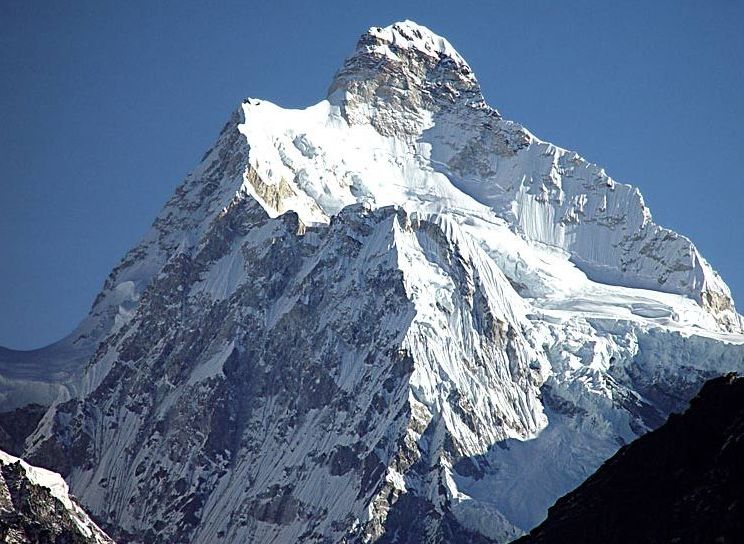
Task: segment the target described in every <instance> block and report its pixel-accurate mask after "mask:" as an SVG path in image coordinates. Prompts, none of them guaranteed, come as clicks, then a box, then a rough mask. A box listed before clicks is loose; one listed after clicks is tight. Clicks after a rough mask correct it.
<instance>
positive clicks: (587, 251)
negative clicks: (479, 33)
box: [0, 22, 744, 543]
mask: <svg viewBox="0 0 744 544" xmlns="http://www.w3.org/2000/svg"><path fill="white" fill-rule="evenodd" d="M595 280H601V281H595ZM740 331H741V318H740V316H739V315H738V314H737V313H736V311H735V310H734V306H733V302H732V301H731V298H730V294H729V293H728V288H727V287H726V286H725V284H724V283H723V282H722V280H720V278H719V277H718V276H717V274H716V273H715V272H714V271H713V270H712V269H711V268H710V266H709V265H708V264H707V263H706V262H705V261H704V259H702V257H700V255H699V253H698V251H697V249H695V247H694V246H693V245H692V244H691V242H690V241H689V240H687V239H686V238H684V237H682V236H680V235H678V234H676V233H673V232H671V231H668V230H666V229H663V228H662V227H659V226H658V225H655V224H654V223H653V221H652V219H651V216H650V213H649V212H648V210H647V209H646V207H645V206H644V205H643V201H642V198H641V197H640V193H639V192H638V191H637V189H635V188H634V187H631V186H628V185H623V184H619V183H616V182H614V180H612V179H611V178H609V177H608V176H607V175H606V174H605V173H604V171H602V170H601V169H600V168H599V167H596V166H595V165H592V164H590V163H588V162H586V161H585V160H584V159H582V158H581V157H579V156H578V155H576V154H574V153H570V152H567V151H565V150H562V149H560V148H557V147H555V146H552V145H551V144H547V143H544V142H541V141H540V140H538V139H537V138H535V137H534V136H533V135H531V134H530V133H529V132H527V131H526V130H525V129H524V128H522V127H521V126H519V125H517V124H515V123H513V122H510V121H507V120H504V119H503V118H502V117H501V116H500V114H499V113H498V112H497V111H496V110H494V109H492V108H490V107H489V106H488V105H487V104H486V103H485V101H484V100H483V96H482V94H481V92H480V88H479V86H478V84H477V81H476V79H475V76H474V75H473V73H472V70H470V68H469V67H468V65H467V63H466V62H465V61H464V60H463V59H462V57H461V56H460V55H459V54H457V52H456V51H455V50H454V49H453V48H452V46H451V45H449V44H448V43H447V42H446V40H444V39H443V38H441V37H438V36H436V35H434V34H433V33H432V32H431V31H429V30H428V29H426V28H424V27H420V26H418V25H416V24H415V23H411V22H404V23H397V24H395V25H392V26H391V27H387V28H384V29H381V28H373V29H370V30H369V31H368V32H367V33H366V34H365V35H364V36H362V38H361V40H360V42H359V45H358V47H357V50H356V52H355V53H354V55H352V56H351V57H350V59H348V60H347V62H346V63H345V64H344V67H343V68H342V70H340V71H339V73H338V74H337V76H336V77H335V78H334V81H333V82H332V84H331V88H330V90H329V96H328V99H327V100H324V101H322V102H321V103H319V104H317V105H315V106H312V107H310V108H308V109H306V110H284V109H282V108H279V107H277V106H275V105H273V104H270V103H268V102H265V101H258V100H254V99H249V100H247V101H245V102H244V103H243V104H242V105H241V107H240V108H239V109H238V110H237V111H236V112H235V113H234V114H233V116H232V117H231V118H230V120H229V122H228V123H227V124H226V126H225V127H224V129H223V131H222V132H221V134H220V136H219V138H218V141H217V143H216V144H215V146H214V147H213V148H212V149H210V150H209V151H208V152H207V153H206V154H205V156H204V158H203V160H202V162H201V164H200V165H199V166H198V167H197V168H196V169H195V171H194V172H193V173H192V174H191V175H189V176H188V177H187V179H186V180H185V182H184V183H183V185H182V186H181V187H179V188H178V189H177V191H176V193H175V195H174V196H173V197H172V198H171V200H170V201H169V202H168V203H167V204H166V206H165V208H164V209H163V211H162V212H161V214H160V215H159V216H158V218H157V219H156V221H155V223H154V224H153V228H152V229H151V231H150V232H149V233H148V234H147V235H146V236H145V238H144V240H143V241H142V242H141V243H140V244H139V245H138V246H137V247H135V248H134V249H133V250H131V251H130V252H129V253H128V254H127V255H126V256H125V258H124V259H123V261H122V262H121V263H120V265H119V266H117V267H116V269H114V271H112V273H111V275H110V276H109V278H108V279H107V281H106V284H105V286H104V289H103V291H102V292H101V294H100V295H99V296H98V297H97V299H96V301H95V302H94V304H93V308H92V310H91V313H90V315H89V316H88V317H87V318H86V319H85V320H84V321H83V323H81V325H80V326H79V327H78V328H77V329H76V331H74V332H73V333H72V334H71V335H70V336H69V337H67V338H66V339H64V340H62V341H61V342H60V343H58V344H55V345H54V346H52V349H50V350H49V351H44V350H40V351H39V352H38V353H34V354H31V355H28V354H27V355H16V354H14V353H11V352H3V353H0V374H2V375H3V377H4V378H5V380H6V381H5V382H1V383H0V385H1V386H3V387H5V389H4V390H3V389H0V393H2V392H3V391H7V396H6V397H5V398H6V399H8V403H9V404H12V403H13V402H15V403H17V402H20V400H19V399H23V400H24V401H26V402H27V401H29V400H34V398H35V395H36V396H37V397H40V396H44V398H48V396H49V394H50V393H49V391H50V389H49V388H52V389H51V391H57V392H58V396H57V399H56V401H55V403H54V405H53V406H51V408H50V409H49V410H48V411H47V413H46V414H45V415H44V417H43V418H42V420H41V422H40V423H39V425H38V427H37V428H36V430H35V432H34V433H33V434H32V435H31V436H30V437H28V439H26V440H25V445H24V448H25V455H27V456H28V458H29V459H30V460H32V461H33V462H35V463H37V464H40V465H42V466H48V467H53V468H54V469H55V470H58V471H60V472H61V473H62V474H64V475H65V478H66V479H67V481H68V482H69V483H70V486H71V488H72V490H73V491H74V492H75V494H76V495H77V496H79V497H80V499H81V501H82V503H83V504H84V505H85V506H86V508H87V509H88V510H89V511H90V512H91V513H92V514H93V515H94V516H96V519H97V520H100V521H101V522H102V523H103V524H104V525H105V526H106V527H107V528H109V529H110V533H111V534H112V535H114V536H115V537H116V538H117V540H118V541H121V542H127V541H132V542H135V541H143V540H144V541H148V542H173V541H178V542H204V541H214V542H220V541H224V542H244V541H251V542H290V541H303V542H357V541H361V542H372V541H375V542H431V543H438V542H507V541H509V540H512V539H514V538H516V537H518V536H519V535H521V534H522V533H523V532H524V531H525V530H529V529H530V528H532V527H534V526H535V525H537V524H538V523H539V522H540V521H542V519H543V518H544V516H545V514H546V512H547V509H548V507H549V506H550V505H551V504H552V503H553V502H554V501H555V500H556V499H557V498H558V497H560V496H562V495H563V494H565V493H566V492H568V491H569V490H571V489H573V488H574V487H575V486H576V485H578V484H579V483H580V482H581V481H583V480H584V479H585V478H586V477H587V476H588V475H589V474H591V473H592V472H593V471H594V469H596V468H597V467H598V466H599V465H600V464H601V463H602V462H603V461H604V460H605V459H607V458H609V457H610V456H611V455H612V454H613V453H614V452H615V451H616V450H617V449H618V448H619V447H620V446H622V445H623V444H626V443H628V442H630V441H632V440H634V439H635V438H636V437H638V436H639V435H642V434H643V433H645V432H647V431H648V430H650V429H653V428H655V427H657V426H659V425H660V424H661V423H662V422H663V421H664V420H665V419H666V417H667V415H668V414H669V413H671V412H672V411H675V410H677V411H678V410H681V409H683V408H684V406H685V405H686V403H687V400H688V399H689V398H691V397H692V396H693V395H694V393H695V391H697V389H698V388H699V386H700V384H701V383H702V382H703V381H704V380H705V379H707V378H709V377H713V376H716V375H719V374H721V373H724V372H728V371H732V370H742V369H744V347H742V344H743V343H744V337H743V336H742V335H741V334H739V332H740ZM44 357H50V358H54V357H57V358H56V359H54V360H55V361H56V362H55V363H54V368H57V369H58V370H59V372H58V373H56V374H55V375H54V376H53V379H47V378H45V377H44V376H42V375H41V373H39V372H38V371H37V372H36V374H35V373H34V369H35V368H38V365H39V361H42V360H43V359H44ZM14 358H15V359H14ZM14 360H16V361H22V362H23V364H21V365H20V366H17V367H13V365H12V363H13V361H14ZM80 361H84V363H81V362H80ZM11 367H12V370H8V371H6V369H7V368H11ZM45 380H46V381H45ZM54 388H56V389H54ZM19 391H20V392H21V393H22V394H21V393H19ZM38 400H41V399H40V398H39V399H38ZM11 401H13V402H11Z"/></svg>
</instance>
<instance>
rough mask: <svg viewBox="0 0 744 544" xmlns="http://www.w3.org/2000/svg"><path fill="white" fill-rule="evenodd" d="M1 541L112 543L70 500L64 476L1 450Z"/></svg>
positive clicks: (14, 543)
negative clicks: (32, 464)
mask: <svg viewBox="0 0 744 544" xmlns="http://www.w3.org/2000/svg"><path fill="white" fill-rule="evenodd" d="M0 540H2V542H5V543H6V544H56V543H65V542H69V543H78V544H108V543H112V542H113V541H112V540H111V539H110V538H109V537H108V536H107V535H106V534H105V533H104V532H103V531H101V529H99V528H98V526H97V525H96V524H95V523H93V521H91V519H90V518H89V517H88V515H87V514H86V513H85V512H84V511H83V509H82V508H80V506H79V505H78V504H77V502H76V501H75V499H73V498H72V497H70V495H69V493H68V488H67V484H66V483H65V481H64V480H63V479H62V476H60V475H59V474H56V473H54V472H50V471H48V470H45V469H43V468H39V467H34V466H31V465H29V464H28V463H25V462H24V461H22V460H20V459H18V458H17V457H13V456H12V455H9V454H7V453H5V452H4V451H1V450H0Z"/></svg>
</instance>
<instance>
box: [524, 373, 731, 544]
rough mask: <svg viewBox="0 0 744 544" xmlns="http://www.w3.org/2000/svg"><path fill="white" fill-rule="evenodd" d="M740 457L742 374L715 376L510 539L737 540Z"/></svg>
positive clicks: (608, 540) (541, 541)
mask: <svg viewBox="0 0 744 544" xmlns="http://www.w3.org/2000/svg"><path fill="white" fill-rule="evenodd" d="M742 459H744V378H737V377H735V376H725V377H721V378H716V379H714V380H711V381H709V382H707V383H706V384H705V386H704V387H703V389H702V391H701V392H700V394H699V395H698V396H697V397H695V398H694V399H693V401H692V403H691V404H690V408H689V409H688V410H687V411H686V412H685V413H684V414H682V415H677V414H673V415H672V416H671V417H670V418H669V421H668V422H667V423H665V424H664V425H663V426H662V427H660V428H659V429H657V430H655V431H653V432H651V433H649V434H647V435H645V436H642V437H641V438H639V439H638V440H636V441H635V442H633V443H632V444H630V445H628V446H625V447H624V448H622V449H621V450H620V451H619V452H618V453H616V454H615V455H614V456H613V457H612V458H611V459H610V460H609V461H607V462H606V463H604V464H603V465H602V467H601V468H600V469H599V470H598V471H597V472H596V473H594V474H593V475H592V476H590V477H589V479H588V480H587V481H586V482H584V483H583V484H581V485H580V486H579V487H578V488H577V489H576V490H574V491H572V492H571V493H569V494H568V495H566V496H565V497H562V498H561V499H559V500H558V502H557V503H556V504H555V506H553V507H551V508H550V513H549V514H548V519H547V520H546V521H545V522H544V523H542V524H541V525H540V526H539V527H537V528H536V529H534V530H533V531H532V532H531V533H530V535H529V536H527V537H524V538H522V539H519V541H518V542H520V543H524V544H528V543H535V544H537V543H545V544H548V543H551V542H555V543H560V542H576V543H577V544H580V543H582V542H587V543H589V542H608V543H624V542H638V543H643V542H690V543H696V542H699V543H704V542H721V543H727V542H730V543H734V542H742V541H743V540H744V463H742Z"/></svg>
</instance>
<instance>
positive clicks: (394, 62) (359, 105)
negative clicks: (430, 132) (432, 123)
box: [328, 21, 485, 134]
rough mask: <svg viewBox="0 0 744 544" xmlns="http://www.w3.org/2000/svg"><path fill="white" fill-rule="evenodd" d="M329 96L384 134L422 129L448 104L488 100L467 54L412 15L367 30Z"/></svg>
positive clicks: (352, 120)
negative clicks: (466, 56)
mask: <svg viewBox="0 0 744 544" xmlns="http://www.w3.org/2000/svg"><path fill="white" fill-rule="evenodd" d="M328 97H329V100H330V101H331V103H334V104H337V105H339V106H340V107H341V109H342V112H343V113H344V116H345V117H346V119H347V120H348V121H349V122H350V123H351V124H366V123H371V124H372V125H373V126H375V128H377V129H378V130H379V131H380V132H381V133H382V134H418V133H419V132H420V131H421V130H422V129H423V128H426V127H427V121H428V120H429V117H430V114H432V113H436V112H438V111H440V110H441V109H443V108H449V107H452V106H453V105H459V106H476V107H484V106H485V102H484V100H483V95H482V94H481V90H480V86H479V85H478V81H477V80H476V78H475V74H474V73H473V71H472V70H471V69H470V66H468V63H467V62H466V61H465V59H463V58H462V56H460V54H459V53H458V52H457V51H456V50H455V49H454V47H452V45H451V44H450V43H449V42H448V41H447V40H446V39H444V38H442V37H441V36H438V35H437V34H435V33H434V32H432V31H431V30H429V29H428V28H426V27H425V26H422V25H419V24H416V23H414V22H413V21H403V22H398V23H395V24H393V25H390V26H387V27H385V28H381V27H372V28H370V29H369V30H368V31H367V32H366V33H364V34H363V35H362V36H361V38H360V39H359V42H358V43H357V47H356V50H355V52H354V54H353V55H352V56H351V57H349V58H348V59H347V60H346V62H345V63H344V66H343V67H342V68H341V70H339V72H338V73H337V74H336V76H335V77H334V79H333V82H332V83H331V86H330V88H329V91H328ZM401 113H403V115H401Z"/></svg>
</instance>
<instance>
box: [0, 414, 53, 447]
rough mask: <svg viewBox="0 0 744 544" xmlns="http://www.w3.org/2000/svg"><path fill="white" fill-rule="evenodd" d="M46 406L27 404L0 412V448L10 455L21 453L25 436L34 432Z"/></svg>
mask: <svg viewBox="0 0 744 544" xmlns="http://www.w3.org/2000/svg"><path fill="white" fill-rule="evenodd" d="M45 412H46V407H44V406H42V405H41V404H28V405H26V406H24V407H22V408H16V409H15V410H11V411H10V412H2V413H0V448H2V449H3V450H5V451H6V452H7V453H9V454H11V455H21V452H22V451H23V448H24V446H25V443H26V438H28V436H29V435H30V434H31V433H33V432H34V429H36V426H37V425H38V424H39V421H40V420H41V418H42V417H43V416H44V413H45Z"/></svg>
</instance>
